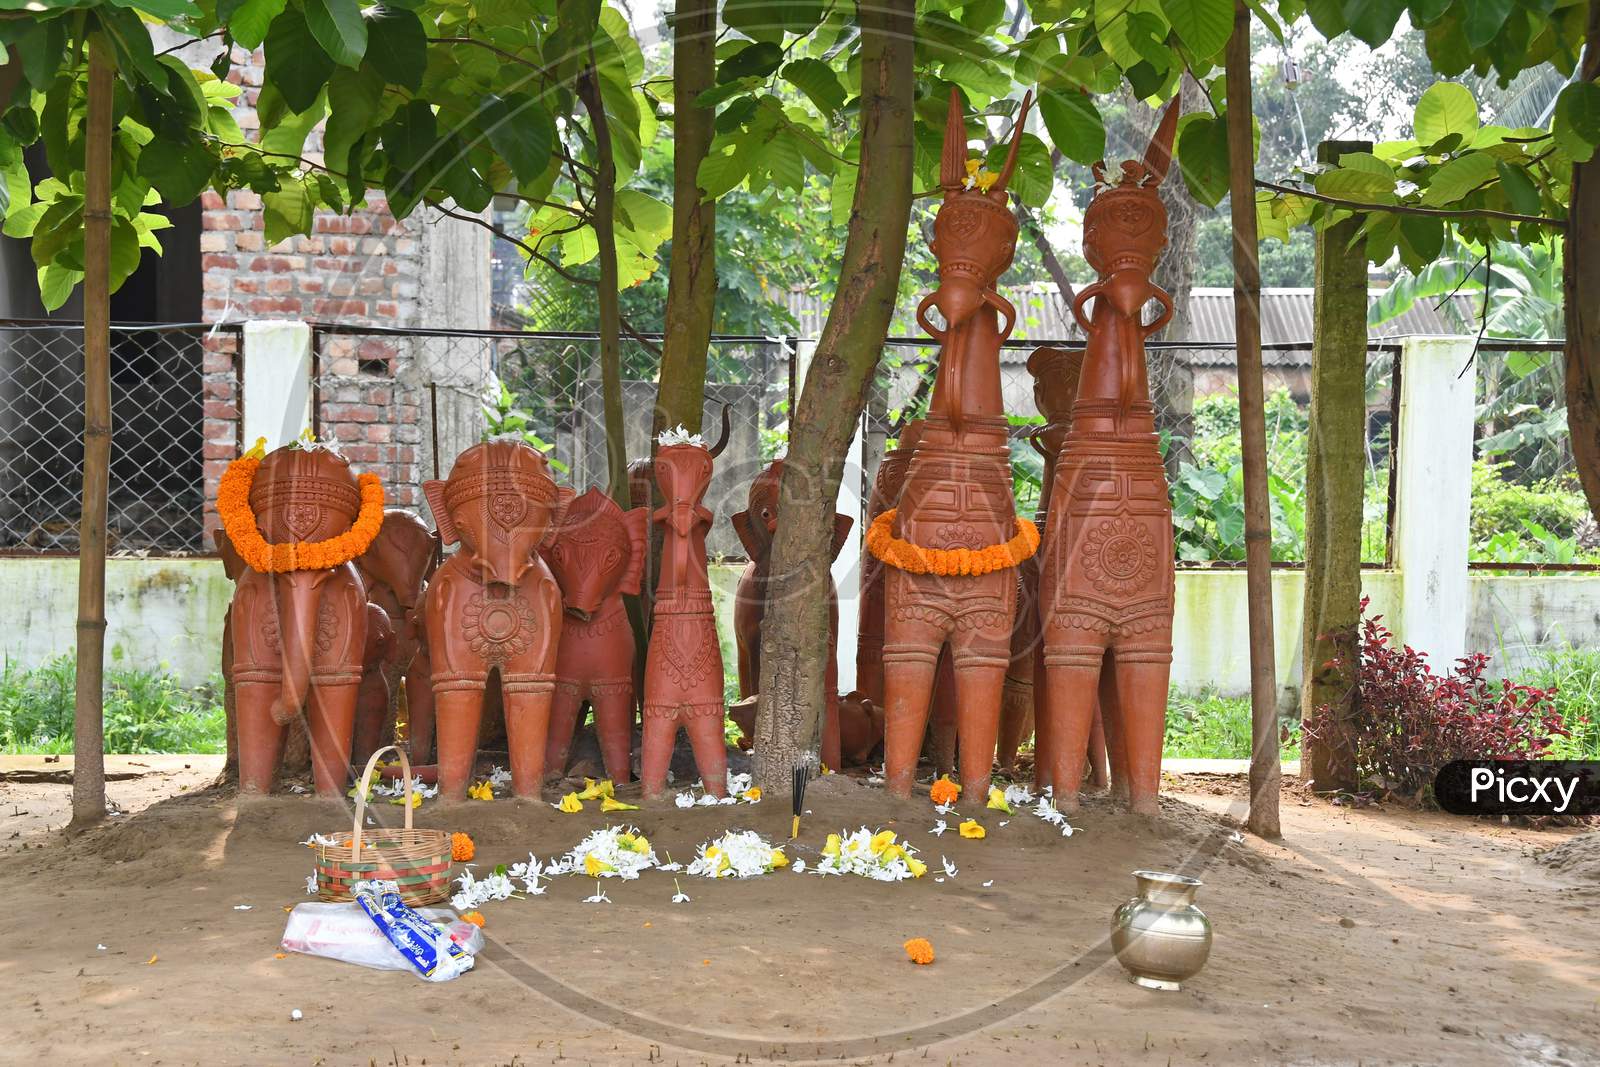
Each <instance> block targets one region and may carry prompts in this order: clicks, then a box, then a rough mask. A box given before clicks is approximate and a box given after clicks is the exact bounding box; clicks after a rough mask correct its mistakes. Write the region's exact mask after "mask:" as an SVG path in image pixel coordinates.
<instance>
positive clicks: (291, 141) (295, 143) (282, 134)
mask: <svg viewBox="0 0 1600 1067" xmlns="http://www.w3.org/2000/svg"><path fill="white" fill-rule="evenodd" d="M269 89H271V87H270V86H263V87H262V90H261V93H262V95H261V96H258V97H257V98H256V102H257V103H258V104H259V103H260V102H261V99H262V97H265V96H266V95H267V93H268V91H269ZM273 91H275V90H273ZM325 101H326V96H325V94H324V93H323V92H321V91H319V92H318V93H317V98H316V99H315V100H313V101H311V106H310V107H308V108H306V109H305V110H304V111H301V112H297V113H293V114H282V113H279V114H276V115H275V116H274V117H273V118H272V120H271V121H270V122H268V121H267V120H266V119H265V118H263V119H262V130H261V147H262V148H264V149H266V150H267V151H268V152H277V153H281V154H282V155H285V156H298V155H300V154H301V152H303V151H304V150H305V145H306V138H307V137H310V136H311V131H312V130H314V129H316V127H317V123H319V122H321V121H322V117H323V115H324V114H325V113H326V112H327V106H326V103H325ZM266 110H267V109H266V108H261V109H259V110H258V114H259V113H261V112H264V111H266Z"/></svg>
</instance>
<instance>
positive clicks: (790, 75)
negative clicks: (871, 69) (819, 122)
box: [783, 59, 845, 117]
mask: <svg viewBox="0 0 1600 1067" xmlns="http://www.w3.org/2000/svg"><path fill="white" fill-rule="evenodd" d="M783 80H784V81H786V82H788V83H789V84H790V85H793V86H794V87H795V88H796V89H799V90H800V91H801V92H802V93H805V94H806V96H807V97H809V98H810V100H811V102H812V103H813V104H815V105H816V106H817V110H818V111H820V112H822V113H823V114H824V115H826V116H829V117H832V116H833V114H834V113H835V112H837V111H838V110H839V109H840V108H841V107H843V106H844V102H845V91H844V86H843V85H840V84H839V76H838V75H837V74H835V73H834V72H833V68H832V67H830V66H828V64H826V63H824V62H823V61H822V60H820V59H796V60H793V61H791V62H789V63H787V64H785V65H784V68H783Z"/></svg>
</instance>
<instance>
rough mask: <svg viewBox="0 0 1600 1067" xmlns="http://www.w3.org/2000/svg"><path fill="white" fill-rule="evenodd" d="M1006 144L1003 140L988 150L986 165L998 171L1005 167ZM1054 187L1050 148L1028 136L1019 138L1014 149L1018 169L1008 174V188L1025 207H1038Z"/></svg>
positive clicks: (1028, 134) (1007, 146) (1046, 199)
mask: <svg viewBox="0 0 1600 1067" xmlns="http://www.w3.org/2000/svg"><path fill="white" fill-rule="evenodd" d="M1010 147H1011V146H1010V144H1009V142H1008V141H1002V142H1000V143H999V144H996V145H995V146H994V147H993V148H991V149H990V150H989V155H988V158H987V159H986V160H985V165H986V166H987V167H988V168H989V169H990V170H992V171H996V172H998V171H999V169H1000V168H1001V167H1003V166H1005V162H1006V152H1007V151H1008V150H1009V149H1010ZM1054 187H1055V173H1054V171H1053V169H1052V168H1051V166H1050V149H1048V148H1046V147H1045V143H1044V142H1043V141H1041V140H1039V138H1037V137H1035V136H1034V135H1033V134H1031V133H1025V134H1023V135H1022V140H1021V142H1020V143H1019V144H1018V146H1017V169H1016V170H1014V171H1012V173H1011V182H1010V184H1009V186H1008V188H1009V189H1010V190H1011V193H1012V195H1014V196H1015V197H1016V198H1017V199H1018V200H1020V201H1022V203H1023V204H1025V205H1026V206H1028V207H1031V208H1041V207H1044V205H1045V202H1046V201H1048V200H1049V199H1050V193H1051V191H1052V189H1053V188H1054Z"/></svg>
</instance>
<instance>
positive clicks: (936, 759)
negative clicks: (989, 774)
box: [928, 645, 958, 775]
mask: <svg viewBox="0 0 1600 1067" xmlns="http://www.w3.org/2000/svg"><path fill="white" fill-rule="evenodd" d="M957 692H958V690H957V689H956V669H955V664H954V663H953V662H952V661H951V659H950V648H949V646H948V645H947V646H945V648H944V649H943V650H942V651H940V653H939V665H938V667H937V668H936V669H935V670H934V672H933V696H932V698H931V699H930V701H929V703H930V704H931V706H932V711H931V712H930V720H929V723H928V757H929V758H930V759H931V760H933V773H934V774H936V775H940V774H953V773H955V769H956V735H957V727H956V699H957Z"/></svg>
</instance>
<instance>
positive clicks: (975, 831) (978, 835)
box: [957, 819, 989, 841]
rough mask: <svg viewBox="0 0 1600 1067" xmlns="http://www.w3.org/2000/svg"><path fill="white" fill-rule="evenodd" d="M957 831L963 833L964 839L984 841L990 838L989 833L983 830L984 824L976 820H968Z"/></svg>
mask: <svg viewBox="0 0 1600 1067" xmlns="http://www.w3.org/2000/svg"><path fill="white" fill-rule="evenodd" d="M957 829H958V830H960V831H961V836H962V837H968V838H971V839H972V840H974V841H982V840H983V839H984V838H985V837H988V836H989V831H987V830H985V829H984V828H983V824H982V823H980V822H978V820H976V819H968V820H967V821H966V822H964V823H962V824H961V825H960V826H959V827H957Z"/></svg>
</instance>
